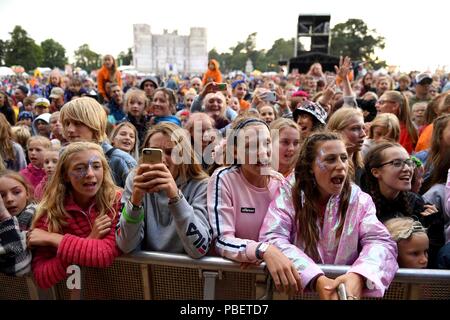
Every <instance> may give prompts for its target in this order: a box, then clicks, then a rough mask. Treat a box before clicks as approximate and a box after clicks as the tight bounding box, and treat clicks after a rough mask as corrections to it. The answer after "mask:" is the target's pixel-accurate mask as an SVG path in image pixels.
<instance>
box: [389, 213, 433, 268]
mask: <svg viewBox="0 0 450 320" xmlns="http://www.w3.org/2000/svg"><path fill="white" fill-rule="evenodd" d="M384 224H385V226H386V228H387V229H388V231H389V233H390V234H391V237H392V240H394V241H395V242H397V247H398V257H397V261H398V266H399V267H400V268H416V269H424V268H426V267H427V264H428V247H429V240H428V235H427V231H426V229H425V228H424V227H423V226H422V224H421V223H420V222H419V221H415V220H414V219H412V218H408V217H401V218H393V219H389V220H388V221H386V222H385V223H384Z"/></svg>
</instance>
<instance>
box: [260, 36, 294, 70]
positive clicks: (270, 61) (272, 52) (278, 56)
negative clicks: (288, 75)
mask: <svg viewBox="0 0 450 320" xmlns="http://www.w3.org/2000/svg"><path fill="white" fill-rule="evenodd" d="M294 49H295V39H294V38H292V39H290V40H284V39H278V40H275V42H274V43H273V45H272V48H270V49H269V50H268V51H267V53H266V54H265V61H264V63H265V68H264V67H262V66H257V69H258V70H264V71H269V70H270V71H274V70H276V67H277V66H278V62H279V61H282V60H289V59H290V58H292V57H293V56H294Z"/></svg>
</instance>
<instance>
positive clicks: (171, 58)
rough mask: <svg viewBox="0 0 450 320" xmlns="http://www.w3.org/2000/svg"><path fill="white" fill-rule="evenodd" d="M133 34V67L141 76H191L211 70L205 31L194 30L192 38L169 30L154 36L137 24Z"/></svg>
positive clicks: (204, 29) (143, 26)
mask: <svg viewBox="0 0 450 320" xmlns="http://www.w3.org/2000/svg"><path fill="white" fill-rule="evenodd" d="M133 34H134V50H133V65H134V67H135V68H136V70H138V71H140V72H144V73H155V74H159V75H168V74H189V75H192V74H202V73H203V72H205V70H206V69H207V68H208V50H207V47H206V28H191V30H190V34H189V35H187V36H181V35H178V32H177V31H173V32H171V33H170V32H167V30H164V33H163V34H152V32H151V29H150V26H149V25H148V24H135V25H133Z"/></svg>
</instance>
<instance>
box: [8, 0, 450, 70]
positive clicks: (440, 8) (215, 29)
mask: <svg viewBox="0 0 450 320" xmlns="http://www.w3.org/2000/svg"><path fill="white" fill-rule="evenodd" d="M449 8H450V6H449V5H448V4H446V2H445V1H442V0H426V1H422V0H421V1H417V0H412V1H411V0H410V1H405V0H401V1H398V0H374V1H372V3H371V2H369V1H366V0H340V1H339V0H314V1H312V0H272V1H268V0H250V1H248V0H226V1H218V0H192V1H186V0H156V1H155V0H151V1H149V0H147V1H145V0H107V1H106V0H76V1H75V0H74V1H67V0H61V1H51V0H35V1H28V0H27V1H16V0H14V1H13V0H0V39H3V40H7V39H9V38H10V36H9V32H11V31H12V30H13V28H14V26H15V25H21V26H22V27H23V28H24V29H25V30H26V31H27V32H28V34H29V36H30V37H31V38H33V39H34V40H35V41H37V42H38V43H40V42H41V41H43V40H45V39H49V38H52V39H54V40H55V41H58V42H59V43H61V44H62V45H63V46H64V47H65V48H66V52H67V54H68V56H69V57H70V59H72V57H73V51H74V50H76V49H77V48H78V47H79V46H80V45H82V44H84V43H88V44H89V46H90V47H91V49H92V50H94V51H95V52H97V53H100V54H102V55H103V54H107V53H111V54H113V55H115V56H116V55H117V54H118V53H119V52H120V51H126V50H127V48H129V47H132V45H133V24H135V23H146V24H149V25H150V26H151V30H152V33H155V34H160V33H162V32H163V29H168V30H169V31H170V32H171V31H173V30H175V29H176V30H178V34H182V35H187V34H188V33H189V28H190V27H205V28H207V30H208V31H207V32H208V50H210V49H212V48H214V47H215V48H216V49H217V50H218V51H219V52H223V51H226V50H227V49H228V48H229V47H231V46H234V45H235V44H236V43H237V41H244V40H245V39H246V38H247V36H248V35H249V34H250V33H252V32H257V38H256V41H257V48H258V49H269V48H270V47H271V45H272V44H273V42H274V41H275V40H276V39H279V38H284V39H289V38H292V37H294V36H295V34H296V25H297V18H298V15H299V14H308V13H328V14H331V26H332V27H333V26H334V25H336V24H337V23H341V22H345V21H346V20H347V19H349V18H359V19H362V20H364V21H365V22H366V24H367V25H368V26H369V28H371V29H376V31H377V32H378V33H379V34H380V35H382V36H384V37H385V38H386V49H385V50H383V51H382V52H381V53H379V55H380V57H381V58H383V59H385V60H387V62H388V63H389V64H392V65H397V66H400V67H401V69H402V70H404V71H409V70H412V69H418V70H425V69H430V70H432V71H434V69H435V68H436V67H438V66H444V65H446V66H447V71H448V70H450V42H449V41H448V39H449V35H448V30H449V15H448V12H449Z"/></svg>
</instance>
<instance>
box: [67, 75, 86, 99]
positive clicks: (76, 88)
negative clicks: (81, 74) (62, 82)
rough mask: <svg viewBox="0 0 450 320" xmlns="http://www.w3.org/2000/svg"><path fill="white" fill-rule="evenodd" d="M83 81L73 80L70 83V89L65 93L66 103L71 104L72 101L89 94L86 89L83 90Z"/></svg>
mask: <svg viewBox="0 0 450 320" xmlns="http://www.w3.org/2000/svg"><path fill="white" fill-rule="evenodd" d="M82 85H83V84H82V83H81V80H80V79H78V78H72V79H71V80H70V82H69V88H67V89H66V90H65V91H64V101H65V102H69V101H70V100H72V99H75V98H80V97H82V96H85V95H86V94H87V91H86V89H84V88H83V86H82Z"/></svg>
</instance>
